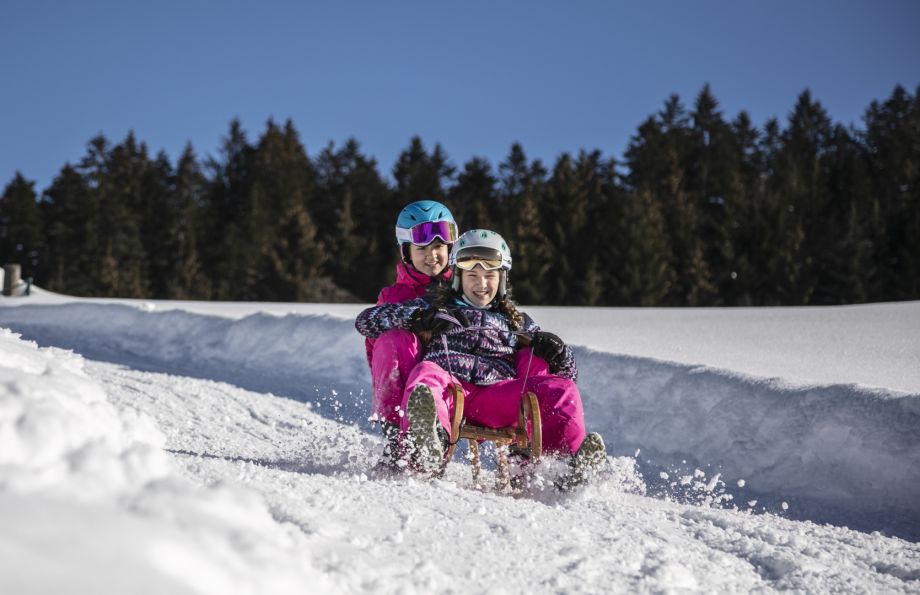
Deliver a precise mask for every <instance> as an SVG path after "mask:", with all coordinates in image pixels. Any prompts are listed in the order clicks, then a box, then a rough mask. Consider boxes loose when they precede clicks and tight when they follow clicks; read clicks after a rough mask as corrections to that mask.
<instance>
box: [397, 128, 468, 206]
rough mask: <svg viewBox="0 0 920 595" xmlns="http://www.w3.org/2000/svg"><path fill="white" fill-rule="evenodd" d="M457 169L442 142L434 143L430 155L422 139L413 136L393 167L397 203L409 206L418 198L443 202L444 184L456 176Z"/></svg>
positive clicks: (444, 194)
mask: <svg viewBox="0 0 920 595" xmlns="http://www.w3.org/2000/svg"><path fill="white" fill-rule="evenodd" d="M454 171H455V170H454V167H453V166H452V165H450V163H449V162H448V159H447V155H446V154H445V153H444V150H443V149H442V148H441V145H435V147H434V150H433V151H432V152H431V154H430V155H429V154H428V152H427V151H426V150H425V147H424V145H423V144H422V140H421V139H420V138H419V137H417V136H414V137H412V140H411V141H410V143H409V147H408V148H407V149H406V150H404V151H403V152H402V153H400V155H399V158H398V159H397V160H396V165H395V166H394V168H393V177H394V178H395V179H396V197H397V199H398V202H399V203H400V204H401V205H406V204H408V203H410V202H413V201H416V200H426V199H427V200H438V201H443V200H444V199H445V196H446V193H445V191H444V187H445V184H446V183H448V182H450V180H451V179H452V178H453V175H454Z"/></svg>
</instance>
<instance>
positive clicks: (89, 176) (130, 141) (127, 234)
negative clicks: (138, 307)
mask: <svg viewBox="0 0 920 595" xmlns="http://www.w3.org/2000/svg"><path fill="white" fill-rule="evenodd" d="M147 165H149V164H148V163H147V155H146V147H144V146H143V145H140V146H138V145H137V144H136V142H135V140H134V136H133V134H129V135H128V137H127V138H126V139H125V141H124V142H123V143H122V144H121V145H116V146H114V147H110V146H109V144H108V141H107V140H106V138H105V137H104V136H101V135H100V136H97V137H96V138H94V139H92V140H91V141H90V143H89V146H88V147H87V154H86V156H85V157H84V158H83V159H82V160H81V162H80V166H79V171H80V172H81V174H82V175H83V176H84V179H85V180H86V181H87V186H88V187H89V189H90V193H91V195H92V197H93V198H92V205H93V207H94V209H93V211H92V212H91V214H90V222H91V223H90V226H91V228H92V230H91V235H90V238H89V239H90V244H89V245H88V246H87V251H88V253H89V255H90V257H91V258H92V261H93V262H95V263H97V267H98V269H97V273H96V275H95V277H94V283H93V286H94V289H93V295H99V296H106V297H136V298H139V297H144V296H146V295H147V291H148V280H149V279H148V275H147V262H146V255H145V252H144V246H143V243H142V239H141V235H140V225H139V217H138V212H139V211H140V208H141V205H142V204H143V200H144V199H143V197H142V195H141V190H140V186H141V184H142V176H143V174H144V173H145V172H144V168H145V167H146V166H147Z"/></svg>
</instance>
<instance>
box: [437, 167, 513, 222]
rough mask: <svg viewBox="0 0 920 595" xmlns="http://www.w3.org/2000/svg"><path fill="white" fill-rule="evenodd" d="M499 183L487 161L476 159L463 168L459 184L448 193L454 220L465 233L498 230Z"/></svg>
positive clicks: (458, 178)
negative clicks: (459, 223) (465, 230)
mask: <svg viewBox="0 0 920 595" xmlns="http://www.w3.org/2000/svg"><path fill="white" fill-rule="evenodd" d="M497 184H498V180H497V179H496V178H495V176H494V175H492V166H491V165H489V162H488V161H486V160H485V159H482V158H478V157H475V158H473V159H471V160H469V161H468V162H467V163H466V165H465V166H464V167H463V172H462V173H461V174H460V175H459V176H457V182H456V184H454V186H453V187H452V188H451V189H450V191H449V192H448V201H447V202H448V203H449V204H450V205H451V212H452V213H453V215H454V217H455V218H456V219H457V220H458V221H461V222H462V223H463V228H464V229H493V230H495V231H498V232H499V233H501V230H500V229H495V228H496V227H498V226H497V225H496V224H497V223H498V217H497V215H498V196H497V191H496V186H497Z"/></svg>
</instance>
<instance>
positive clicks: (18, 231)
mask: <svg viewBox="0 0 920 595" xmlns="http://www.w3.org/2000/svg"><path fill="white" fill-rule="evenodd" d="M36 199H37V196H36V194H35V182H32V181H30V180H27V179H26V178H25V177H24V176H23V175H22V174H21V173H20V172H18V171H17V172H16V175H15V176H13V179H12V181H10V183H9V184H7V186H6V188H5V189H4V190H3V195H2V196H0V266H3V265H4V264H8V263H14V264H19V265H20V266H21V273H22V277H23V278H27V277H33V278H35V279H36V281H42V282H43V281H44V279H43V278H42V276H41V273H42V272H43V270H44V268H45V262H44V260H45V234H44V230H43V229H42V223H43V222H42V213H41V211H40V210H39V206H38V202H37V200H36Z"/></svg>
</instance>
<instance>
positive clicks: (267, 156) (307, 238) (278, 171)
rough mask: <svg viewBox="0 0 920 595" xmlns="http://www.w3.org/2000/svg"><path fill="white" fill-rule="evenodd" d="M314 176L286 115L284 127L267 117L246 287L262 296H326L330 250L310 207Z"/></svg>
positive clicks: (256, 171) (253, 198)
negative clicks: (326, 264)
mask: <svg viewBox="0 0 920 595" xmlns="http://www.w3.org/2000/svg"><path fill="white" fill-rule="evenodd" d="M315 178H316V175H315V172H314V170H313V166H312V164H311V162H310V160H309V159H308V158H307V154H306V151H305V150H304V148H303V145H302V144H301V143H300V139H299V137H298V134H297V132H296V130H294V126H293V123H292V122H291V121H290V120H288V121H287V122H286V123H285V126H284V129H283V130H282V129H281V128H279V127H277V126H276V125H275V124H274V123H273V122H272V121H269V122H268V124H267V126H266V130H265V133H264V134H263V135H262V137H261V138H260V139H259V145H258V147H257V150H256V153H255V155H254V165H253V184H252V188H251V190H250V195H249V204H248V207H249V212H248V219H247V223H248V229H249V231H250V233H251V234H252V235H251V237H253V238H254V239H255V247H256V250H257V253H256V254H255V255H253V256H254V258H252V259H250V261H249V265H250V266H254V267H255V269H250V270H249V274H247V276H246V279H247V280H248V281H249V282H250V284H249V285H248V287H247V290H248V291H249V292H251V293H252V295H255V296H258V299H265V300H284V301H303V300H314V301H319V299H320V298H321V297H323V296H322V295H321V291H320V289H321V288H320V286H319V285H318V284H317V281H318V280H319V278H320V273H321V271H322V267H323V264H324V261H325V258H326V254H325V251H324V250H323V247H322V245H321V244H320V243H319V242H318V241H317V238H316V227H315V225H314V224H313V220H312V218H311V216H310V213H309V209H308V205H309V204H310V203H311V202H312V199H313V196H314V190H315ZM253 281H254V282H255V283H253Z"/></svg>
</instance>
